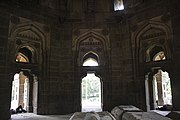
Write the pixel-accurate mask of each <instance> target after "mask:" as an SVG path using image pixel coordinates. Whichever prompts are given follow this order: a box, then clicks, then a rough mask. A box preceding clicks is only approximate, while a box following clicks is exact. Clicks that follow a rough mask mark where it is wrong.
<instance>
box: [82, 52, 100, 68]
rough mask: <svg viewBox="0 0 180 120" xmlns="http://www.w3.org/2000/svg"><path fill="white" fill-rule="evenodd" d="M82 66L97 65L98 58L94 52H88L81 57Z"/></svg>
mask: <svg viewBox="0 0 180 120" xmlns="http://www.w3.org/2000/svg"><path fill="white" fill-rule="evenodd" d="M82 66H99V58H98V56H97V55H96V54H95V53H94V52H89V53H87V54H86V55H85V56H84V57H83V64H82Z"/></svg>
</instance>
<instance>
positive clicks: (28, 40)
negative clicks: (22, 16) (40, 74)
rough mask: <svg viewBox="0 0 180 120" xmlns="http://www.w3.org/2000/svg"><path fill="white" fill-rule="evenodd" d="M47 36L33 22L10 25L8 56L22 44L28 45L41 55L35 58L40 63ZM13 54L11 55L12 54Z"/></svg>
mask: <svg viewBox="0 0 180 120" xmlns="http://www.w3.org/2000/svg"><path fill="white" fill-rule="evenodd" d="M47 42H48V40H47V36H46V35H45V32H44V31H43V30H42V29H41V27H40V26H39V25H38V24H36V23H35V22H31V21H29V22H23V23H19V24H16V25H14V26H12V27H11V28H10V30H9V44H10V46H9V51H10V53H9V54H10V56H9V57H10V58H9V59H12V57H14V52H16V51H17V49H18V48H20V47H22V46H30V47H31V48H33V49H34V50H35V52H36V54H39V55H42V56H40V57H39V58H38V59H37V60H39V63H42V61H43V58H44V57H45V56H43V54H42V53H43V52H44V50H45V49H46V48H47ZM12 55H13V56H12Z"/></svg>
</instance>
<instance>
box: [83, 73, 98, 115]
mask: <svg viewBox="0 0 180 120" xmlns="http://www.w3.org/2000/svg"><path fill="white" fill-rule="evenodd" d="M101 93H102V92H101V82H100V78H99V77H97V76H95V74H94V73H87V76H86V77H84V78H82V83H81V111H82V112H90V111H95V112H101V111H102V94H101Z"/></svg>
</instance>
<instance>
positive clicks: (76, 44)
mask: <svg viewBox="0 0 180 120" xmlns="http://www.w3.org/2000/svg"><path fill="white" fill-rule="evenodd" d="M74 34H75V35H74V37H73V43H72V46H73V48H72V49H73V51H74V55H75V59H76V61H77V64H78V66H81V65H82V62H83V59H84V56H85V55H86V54H88V53H92V54H94V55H96V56H98V61H101V65H105V64H106V63H107V61H108V59H105V58H106V57H107V58H108V56H109V53H108V52H109V48H110V47H109V42H108V38H107V36H105V35H103V34H102V33H101V32H100V31H96V30H84V32H82V31H79V32H78V31H75V33H74Z"/></svg>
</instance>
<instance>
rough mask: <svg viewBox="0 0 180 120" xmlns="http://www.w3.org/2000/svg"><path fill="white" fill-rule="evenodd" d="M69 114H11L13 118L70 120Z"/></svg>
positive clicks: (12, 119) (13, 119)
mask: <svg viewBox="0 0 180 120" xmlns="http://www.w3.org/2000/svg"><path fill="white" fill-rule="evenodd" d="M71 116H72V114H69V115H36V114H33V113H21V114H13V115H11V120H69V119H70V117H71Z"/></svg>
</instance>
